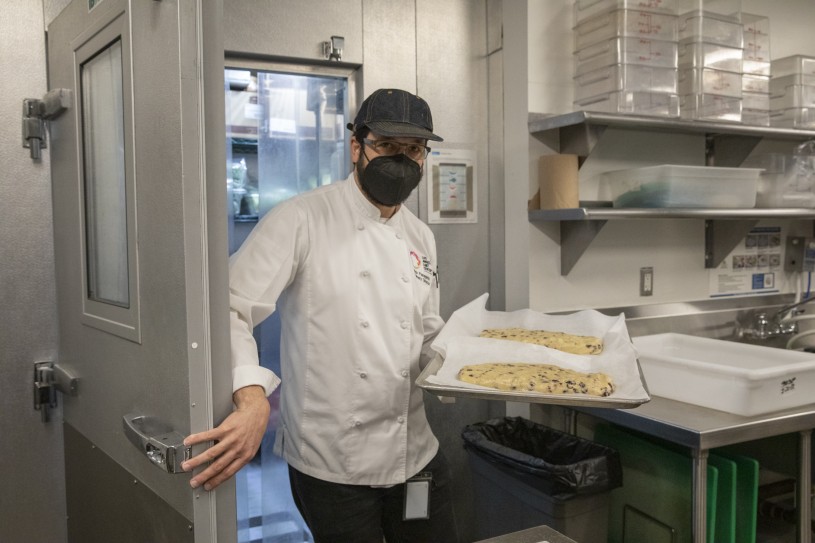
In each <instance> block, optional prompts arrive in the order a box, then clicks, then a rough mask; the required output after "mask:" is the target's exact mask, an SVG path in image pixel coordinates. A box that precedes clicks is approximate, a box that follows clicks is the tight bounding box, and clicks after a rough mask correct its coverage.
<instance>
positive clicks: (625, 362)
mask: <svg viewBox="0 0 815 543" xmlns="http://www.w3.org/2000/svg"><path fill="white" fill-rule="evenodd" d="M488 296H489V295H488V294H483V295H481V296H479V297H478V298H476V299H475V300H473V301H472V302H470V303H468V304H467V305H465V306H463V307H461V308H460V309H458V310H456V311H455V312H454V313H453V315H452V316H451V317H450V319H449V320H448V321H447V323H446V324H445V326H444V328H443V329H442V331H441V332H440V333H439V335H438V337H436V339H435V341H434V342H433V344H432V345H431V347H432V348H433V349H434V350H435V351H437V352H438V353H440V354H441V356H442V357H443V359H444V362H443V364H442V366H441V368H440V369H439V371H438V372H436V374H435V375H431V376H428V377H427V382H428V383H433V384H436V385H444V386H453V387H459V388H468V389H475V390H489V391H491V392H496V389H493V388H488V387H482V386H479V385H474V384H471V383H465V382H463V381H459V380H458V378H457V375H458V372H459V370H460V369H461V368H462V366H466V365H468V364H482V363H486V362H523V363H528V364H555V365H557V366H561V367H564V368H568V369H572V370H576V371H581V372H584V373H590V372H603V373H605V374H607V375H608V376H610V377H611V378H612V380H613V381H614V385H615V390H614V392H613V393H612V394H611V396H609V397H610V398H619V399H626V400H644V401H647V400H649V399H650V396H649V395H648V392H647V391H646V389H645V387H644V386H643V383H642V379H641V376H640V372H639V368H638V366H637V352H636V349H635V348H634V345H633V344H632V343H631V338H630V337H629V335H628V328H627V327H626V325H625V316H624V315H623V314H620V315H618V316H616V317H611V316H608V315H603V314H602V313H600V312H598V311H594V310H592V309H587V310H583V311H578V312H575V313H571V314H569V315H548V314H546V313H540V312H538V311H533V310H531V309H521V310H518V311H511V312H504V311H487V309H486V304H487V298H488ZM516 327H519V328H528V329H532V330H549V331H557V332H565V333H568V334H578V335H582V336H596V337H599V338H602V340H603V352H602V353H600V354H594V355H577V354H571V353H565V352H563V351H558V350H556V349H550V348H549V347H543V346H542V345H530V344H526V343H520V342H517V341H508V340H503V339H490V338H481V337H478V335H479V334H480V333H481V331H482V330H484V329H485V328H516ZM498 392H500V391H498ZM564 396H568V395H564ZM575 396H577V395H575ZM579 396H583V395H579Z"/></svg>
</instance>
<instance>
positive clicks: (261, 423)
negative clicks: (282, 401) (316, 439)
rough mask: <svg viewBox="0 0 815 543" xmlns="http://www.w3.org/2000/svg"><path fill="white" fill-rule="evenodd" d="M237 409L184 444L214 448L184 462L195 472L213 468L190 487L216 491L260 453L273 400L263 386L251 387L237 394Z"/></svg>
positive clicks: (202, 473) (197, 476) (185, 466)
mask: <svg viewBox="0 0 815 543" xmlns="http://www.w3.org/2000/svg"><path fill="white" fill-rule="evenodd" d="M233 400H234V402H235V410H234V411H233V412H232V413H231V414H230V415H229V416H228V417H227V418H226V419H225V420H224V421H223V422H222V423H221V424H220V425H219V426H218V427H216V428H213V429H212V430H208V431H206V432H200V433H198V434H192V435H190V436H187V438H186V439H185V440H184V445H185V446H187V447H189V446H191V445H196V444H198V443H204V442H207V441H212V442H213V443H214V445H213V446H212V447H210V448H208V449H207V450H206V451H204V452H202V453H201V454H199V455H197V456H194V457H192V458H191V459H189V460H187V461H186V462H184V463H183V464H182V465H181V467H182V468H183V469H184V471H191V470H193V469H195V468H197V467H199V466H201V465H203V464H206V463H207V462H210V465H209V466H208V467H207V468H206V469H205V470H204V471H202V472H201V473H198V474H196V475H195V476H194V477H193V478H192V479H191V480H190V486H191V487H193V488H198V487H199V486H201V485H203V486H204V489H205V490H212V489H214V488H215V487H217V486H218V485H220V484H221V483H223V482H224V481H226V480H227V479H229V478H230V477H232V476H233V475H235V474H236V473H237V472H238V470H240V469H241V468H242V467H243V466H245V465H246V464H248V463H249V461H250V460H252V458H253V457H254V456H255V453H257V450H258V448H259V447H260V442H261V441H262V440H263V434H264V432H265V431H266V425H267V424H268V422H269V401H268V400H267V399H266V394H265V392H264V390H263V387H261V386H255V385H253V386H248V387H244V388H241V389H238V390H236V391H235V393H234V395H233Z"/></svg>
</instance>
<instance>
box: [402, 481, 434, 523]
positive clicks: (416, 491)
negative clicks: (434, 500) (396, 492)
mask: <svg viewBox="0 0 815 543" xmlns="http://www.w3.org/2000/svg"><path fill="white" fill-rule="evenodd" d="M432 485H433V474H432V473H429V472H421V473H417V474H416V475H414V476H413V477H411V478H410V479H408V480H407V481H406V482H405V508H404V511H403V513H402V520H419V519H429V518H430V487H431V486H432Z"/></svg>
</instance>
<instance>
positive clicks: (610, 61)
mask: <svg viewBox="0 0 815 543" xmlns="http://www.w3.org/2000/svg"><path fill="white" fill-rule="evenodd" d="M676 50H677V45H676V42H675V41H662V40H648V39H642V38H614V39H611V40H606V41H602V42H600V43H596V44H594V45H590V46H588V47H584V48H583V49H581V50H580V51H576V52H575V54H574V58H575V73H576V74H577V75H581V74H584V73H586V72H590V71H593V70H597V69H600V68H603V67H605V66H612V65H614V64H639V65H643V66H654V67H656V68H676Z"/></svg>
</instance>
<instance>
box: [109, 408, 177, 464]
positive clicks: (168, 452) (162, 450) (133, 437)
mask: <svg viewBox="0 0 815 543" xmlns="http://www.w3.org/2000/svg"><path fill="white" fill-rule="evenodd" d="M122 426H124V430H125V435H126V436H127V439H129V440H130V442H131V443H133V445H135V446H136V448H137V449H139V450H140V451H142V452H143V453H144V454H145V455H146V456H147V458H148V459H150V462H152V463H153V464H154V465H155V466H156V467H158V468H160V469H162V470H164V471H166V472H167V473H183V472H184V470H183V469H181V463H182V462H184V461H185V460H189V459H190V457H191V456H192V447H185V446H184V436H182V435H181V434H179V433H178V432H176V431H175V430H173V429H172V428H171V427H170V426H169V425H167V424H165V423H163V422H161V421H160V420H158V419H157V418H156V417H148V416H145V415H134V414H129V415H125V416H124V417H123V419H122Z"/></svg>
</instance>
